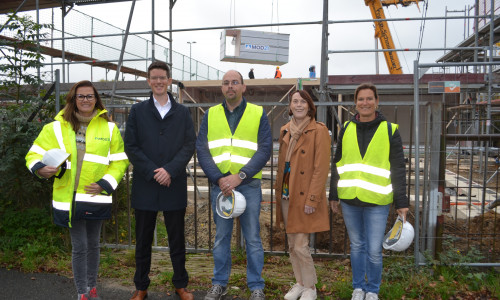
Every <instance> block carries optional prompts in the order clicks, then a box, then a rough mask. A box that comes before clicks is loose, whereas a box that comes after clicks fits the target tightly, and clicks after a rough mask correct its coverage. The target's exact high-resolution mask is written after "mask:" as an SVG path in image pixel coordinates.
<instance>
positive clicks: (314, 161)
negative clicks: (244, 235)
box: [275, 91, 330, 300]
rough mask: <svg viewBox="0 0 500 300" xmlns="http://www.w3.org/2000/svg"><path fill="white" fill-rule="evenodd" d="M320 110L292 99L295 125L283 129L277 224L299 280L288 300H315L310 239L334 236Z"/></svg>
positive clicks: (301, 95) (304, 98) (307, 99)
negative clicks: (325, 234) (312, 235)
mask: <svg viewBox="0 0 500 300" xmlns="http://www.w3.org/2000/svg"><path fill="white" fill-rule="evenodd" d="M315 114H316V107H315V106H314V103H313V101H312V99H311V96H309V94H308V93H307V92H305V91H296V92H294V93H293V94H292V96H291V100H290V104H289V115H291V116H292V119H291V120H290V122H288V123H287V124H286V125H284V126H283V127H281V129H280V138H279V144H280V148H279V157H278V171H277V176H276V184H275V189H276V203H277V209H276V221H277V223H278V224H280V223H281V222H282V221H283V222H284V224H285V230H286V233H287V238H288V245H289V252H290V262H291V264H292V268H293V273H294V276H295V279H296V283H295V285H293V286H292V288H291V289H290V291H289V292H288V293H287V294H286V295H285V299H287V300H295V299H298V298H299V297H300V299H302V300H307V299H316V297H317V296H316V287H315V284H316V283H317V278H316V271H315V269H314V262H313V259H312V257H311V253H310V251H309V234H310V233H313V232H320V231H327V230H329V228H330V226H329V222H328V221H329V219H328V203H327V198H326V190H325V185H326V181H327V177H328V171H329V166H330V135H329V133H328V129H327V127H326V126H325V125H324V124H323V123H320V122H316V120H315V119H314V115H315Z"/></svg>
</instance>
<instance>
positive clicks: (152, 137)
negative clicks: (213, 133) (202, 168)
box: [124, 61, 196, 300]
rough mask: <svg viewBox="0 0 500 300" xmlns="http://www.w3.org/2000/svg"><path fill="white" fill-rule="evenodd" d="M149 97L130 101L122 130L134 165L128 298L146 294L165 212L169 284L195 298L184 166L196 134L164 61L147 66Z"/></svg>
mask: <svg viewBox="0 0 500 300" xmlns="http://www.w3.org/2000/svg"><path fill="white" fill-rule="evenodd" d="M147 82H148V85H149V86H150V87H151V91H152V93H151V97H150V98H149V100H147V101H143V102H141V103H137V104H134V105H133V106H132V108H131V110H130V114H129V117H128V120H127V127H126V131H125V139H124V142H125V152H126V153H127V155H128V157H129V160H130V162H131V164H132V165H133V170H134V172H133V177H132V207H133V208H134V209H135V222H136V226H135V232H136V250H135V263H136V271H135V275H134V283H135V287H136V291H135V292H134V294H133V296H132V298H131V300H132V299H133V300H142V299H145V298H146V297H147V289H148V286H149V284H150V280H149V271H150V267H151V248H152V247H151V245H152V242H153V235H154V229H155V226H156V217H157V214H158V212H159V211H161V212H163V216H164V219H165V227H166V228H167V234H168V245H169V249H170V260H171V261H172V267H173V270H174V274H173V277H172V283H173V285H174V286H175V290H176V293H177V294H178V295H179V296H180V298H181V299H193V295H192V294H191V293H190V292H189V291H188V290H187V289H186V287H187V285H188V279H189V277H188V273H187V271H186V268H185V263H186V246H185V239H184V216H185V214H186V207H187V176H186V165H187V164H188V162H189V160H190V159H191V157H192V156H193V153H194V148H195V141H196V133H195V131H194V126H193V121H192V119H191V114H190V112H189V109H188V108H186V107H185V106H183V105H182V104H179V103H177V102H176V101H175V100H174V97H173V96H172V94H170V93H169V92H167V89H168V87H169V86H170V85H171V84H172V78H171V76H170V69H169V67H168V66H167V64H165V63H164V62H159V61H156V62H153V63H152V64H151V65H150V66H149V68H148V79H147Z"/></svg>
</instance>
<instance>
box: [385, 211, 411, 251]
mask: <svg viewBox="0 0 500 300" xmlns="http://www.w3.org/2000/svg"><path fill="white" fill-rule="evenodd" d="M414 237H415V231H414V229H413V226H412V225H411V224H410V222H408V221H406V220H405V218H401V217H400V216H398V218H397V219H396V222H395V223H394V226H392V228H391V230H389V232H388V233H387V234H386V235H385V237H384V243H383V246H384V249H386V250H392V251H397V252H401V251H404V250H406V249H408V247H410V245H411V243H412V242H413V238H414Z"/></svg>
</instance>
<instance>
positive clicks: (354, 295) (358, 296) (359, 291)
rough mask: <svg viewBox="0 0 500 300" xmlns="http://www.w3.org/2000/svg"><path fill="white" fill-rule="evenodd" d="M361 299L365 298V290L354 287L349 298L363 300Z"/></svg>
mask: <svg viewBox="0 0 500 300" xmlns="http://www.w3.org/2000/svg"><path fill="white" fill-rule="evenodd" d="M363 299H365V292H363V290H362V289H355V290H354V291H353V292H352V298H351V300H363Z"/></svg>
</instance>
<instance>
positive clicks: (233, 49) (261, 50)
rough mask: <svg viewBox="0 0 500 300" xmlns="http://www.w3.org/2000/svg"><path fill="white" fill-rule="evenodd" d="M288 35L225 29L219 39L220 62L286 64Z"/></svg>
mask: <svg viewBox="0 0 500 300" xmlns="http://www.w3.org/2000/svg"><path fill="white" fill-rule="evenodd" d="M289 44H290V35H289V34H285V33H274V32H263V31H253V30H242V29H227V30H224V31H223V32H222V33H221V37H220V60H221V61H231V62H241V63H250V64H264V65H276V66H281V65H283V64H286V63H287V62H288V47H289Z"/></svg>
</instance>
